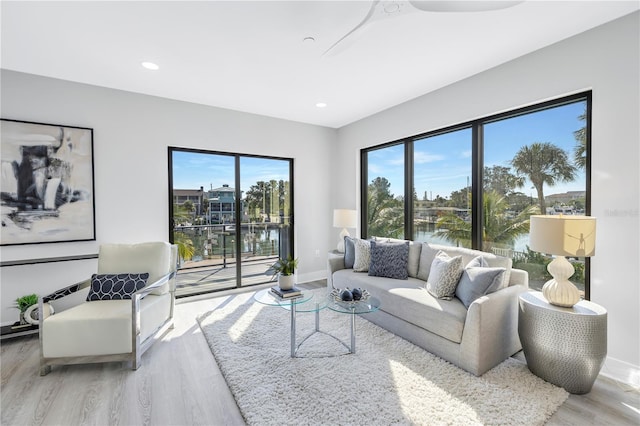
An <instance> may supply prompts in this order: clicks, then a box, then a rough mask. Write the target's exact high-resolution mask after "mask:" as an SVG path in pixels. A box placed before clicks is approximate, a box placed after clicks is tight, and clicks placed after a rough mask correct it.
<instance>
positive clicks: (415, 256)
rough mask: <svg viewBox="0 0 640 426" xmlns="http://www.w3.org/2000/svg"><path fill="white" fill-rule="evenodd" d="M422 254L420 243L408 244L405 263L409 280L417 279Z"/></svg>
mask: <svg viewBox="0 0 640 426" xmlns="http://www.w3.org/2000/svg"><path fill="white" fill-rule="evenodd" d="M421 252H422V243H420V242H416V241H411V242H410V243H409V260H408V261H407V273H408V274H409V276H410V277H411V278H417V277H418V270H419V269H420V253H421Z"/></svg>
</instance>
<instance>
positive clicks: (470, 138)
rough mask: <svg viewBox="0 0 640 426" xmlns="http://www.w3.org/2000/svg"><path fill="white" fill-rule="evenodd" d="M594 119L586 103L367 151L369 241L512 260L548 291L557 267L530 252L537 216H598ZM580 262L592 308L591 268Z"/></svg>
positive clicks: (581, 98)
mask: <svg viewBox="0 0 640 426" xmlns="http://www.w3.org/2000/svg"><path fill="white" fill-rule="evenodd" d="M590 111H591V93H582V94H578V95H574V96H569V97H565V98H562V99H558V100H555V101H550V102H545V103H543V104H539V105H534V106H531V107H527V108H522V109H519V110H515V111H510V112H506V113H502V114H499V115H495V116H491V117H486V118H483V119H479V120H475V121H473V122H470V123H464V124H462V125H457V126H455V127H451V128H447V129H441V130H438V131H434V132H429V133H426V134H422V135H416V136H414V137H410V138H406V139H403V140H400V141H394V142H391V143H389V144H384V145H380V146H375V147H371V148H367V149H363V150H362V152H361V160H362V164H363V167H362V171H363V173H362V185H363V187H362V194H363V200H362V223H363V226H362V236H363V237H364V238H366V237H370V236H374V235H375V236H389V237H404V236H411V237H410V238H409V237H405V238H406V239H412V240H416V241H427V242H432V243H437V244H445V245H455V246H463V247H470V248H474V249H480V250H484V251H487V252H492V253H495V254H499V255H503V256H509V257H511V258H512V259H513V263H514V267H516V268H520V269H525V270H527V271H528V272H529V279H530V283H529V284H530V287H531V288H534V289H541V288H542V285H544V283H545V282H546V281H547V280H548V279H550V278H551V276H550V275H549V274H548V272H547V270H546V265H547V264H548V263H549V262H550V261H551V257H550V256H547V255H545V254H542V253H535V252H532V251H531V250H530V249H529V247H528V242H529V216H530V215H532V214H582V215H584V214H586V215H589V214H590V194H589V176H590V158H589V153H590V121H591V114H590ZM403 184H404V185H403ZM381 189H382V190H381ZM384 189H386V192H385V191H384ZM380 194H382V195H383V196H382V197H380ZM397 194H401V196H398V195H397ZM387 205H390V206H392V208H391V209H390V210H389V209H387V210H385V209H384V208H380V206H387ZM387 211H388V212H387ZM405 218H410V220H405ZM399 220H402V223H398V221H399ZM380 224H384V226H380ZM399 229H401V230H402V232H399V231H398V230H399ZM571 261H572V263H573V264H574V267H575V270H576V273H575V275H574V276H573V277H572V281H573V282H574V283H575V284H576V285H577V286H578V288H579V289H580V290H582V291H583V294H584V296H585V298H587V299H588V298H589V286H588V282H589V280H588V278H589V273H588V272H589V261H588V259H587V260H585V259H584V258H575V259H571Z"/></svg>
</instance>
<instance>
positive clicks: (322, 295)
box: [253, 289, 380, 358]
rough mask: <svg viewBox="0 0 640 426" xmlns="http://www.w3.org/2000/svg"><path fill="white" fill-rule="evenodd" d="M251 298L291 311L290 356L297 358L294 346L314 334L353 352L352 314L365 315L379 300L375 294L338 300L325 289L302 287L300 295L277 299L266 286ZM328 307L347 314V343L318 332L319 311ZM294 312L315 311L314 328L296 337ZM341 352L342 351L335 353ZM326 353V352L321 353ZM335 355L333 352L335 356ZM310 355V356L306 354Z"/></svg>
mask: <svg viewBox="0 0 640 426" xmlns="http://www.w3.org/2000/svg"><path fill="white" fill-rule="evenodd" d="M253 298H254V299H255V300H256V301H257V302H259V303H262V304H264V305H268V306H277V307H281V308H283V309H286V310H288V311H290V312H291V315H290V324H291V357H292V358H296V357H298V355H297V353H298V349H299V348H300V346H302V344H303V343H304V342H306V341H307V339H309V338H310V337H311V336H313V335H314V334H316V333H323V334H325V335H327V336H329V337H331V338H333V339H335V340H337V341H338V342H340V343H341V344H342V345H343V346H344V347H345V348H346V349H347V351H348V352H347V353H346V354H354V353H355V352H356V322H355V317H356V315H361V314H367V313H370V312H375V311H377V310H378V309H379V308H380V301H379V300H378V299H376V298H375V297H370V298H368V299H367V300H364V301H358V302H340V301H336V300H335V299H334V297H333V296H332V295H331V294H330V293H329V292H327V290H326V289H316V290H303V291H302V295H301V296H299V297H295V298H291V299H281V298H279V297H277V296H276V295H274V294H273V293H271V290H270V289H264V290H260V291H259V292H257V293H256V294H255V295H254V296H253ZM325 308H329V309H331V310H332V311H335V312H338V313H342V314H348V315H351V327H350V331H351V333H350V337H351V339H350V342H349V344H347V343H345V342H343V341H342V340H341V339H339V338H338V337H336V336H334V335H332V334H330V333H327V332H325V331H322V330H321V329H320V311H321V310H323V309H325ZM298 312H307V313H314V314H315V329H314V330H312V331H311V332H310V333H309V334H308V335H307V336H305V337H304V338H302V339H300V341H299V342H298V341H297V340H296V314H297V313H298ZM338 355H345V354H338ZM324 356H326V355H324ZM336 356H337V355H336ZM307 357H311V356H307Z"/></svg>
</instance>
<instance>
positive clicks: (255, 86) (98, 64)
mask: <svg viewBox="0 0 640 426" xmlns="http://www.w3.org/2000/svg"><path fill="white" fill-rule="evenodd" d="M388 3H398V4H395V5H394V4H391V5H389V4H388ZM513 3H518V4H516V5H515V6H513V7H510V8H506V9H502V10H494V11H486V12H456V13H452V12H424V11H420V10H417V9H415V8H413V7H412V6H411V5H410V4H409V3H408V2H407V1H399V2H384V1H383V2H381V3H379V6H385V5H386V6H399V7H400V8H401V9H400V10H401V12H402V13H399V14H397V16H392V17H388V18H385V19H379V20H376V21H374V22H372V23H371V24H370V25H367V26H366V27H365V28H363V30H362V31H360V33H359V37H357V38H353V39H348V40H347V41H348V43H343V44H341V45H339V46H340V47H345V49H343V50H342V51H341V52H340V51H337V50H332V51H330V52H329V54H324V53H325V51H326V50H327V49H329V48H330V47H331V46H332V45H333V44H334V43H335V42H336V41H338V40H339V39H340V38H341V37H343V36H344V35H345V34H347V33H348V32H349V31H350V30H352V29H353V28H354V27H356V26H357V25H358V24H359V23H360V22H361V21H362V20H363V19H364V17H365V16H366V15H367V13H368V12H369V9H370V6H371V2H370V1H351V2H348V1H335V2H334V1H279V2H275V1H253V2H249V1H226V2H223V1H194V2H191V1H139V2H128V1H106V2H96V1H70V2H56V1H44V2H31V1H30V2H17V1H16V2H13V1H4V0H3V1H2V2H1V3H0V7H1V9H0V13H1V24H2V27H1V43H2V44H1V47H2V52H1V63H0V65H1V67H2V68H4V69H10V70H15V71H21V72H25V73H32V74H38V75H43V76H49V77H55V78H60V79H64V80H71V81H77V82H82V83H88V84H92V85H97V86H104V87H109V88H116V89H122V90H127V91H131V92H136V93H144V94H149V95H155V96H160V97H166V98H171V99H177V100H182V101H188V102H195V103H199V104H204V105H212V106H217V107H222V108H228V109H233V110H238V111H245V112H250V113H255V114H261V115H266V116H271V117H278V118H283V119H287V120H294V121H299V122H304V123H311V124H315V125H321V126H328V127H333V128H339V127H342V126H344V125H347V124H349V123H352V122H354V121H356V120H359V119H361V118H364V117H367V116H369V115H372V114H374V113H376V112H379V111H382V110H384V109H387V108H389V107H392V106H394V105H397V104H400V103H402V102H405V101H407V100H409V99H413V98H415V97H418V96H420V95H423V94H425V93H428V92H431V91H433V90H436V89H438V88H441V87H443V86H446V85H449V84H451V83H454V82H456V81H459V80H461V79H464V78H466V77H469V76H471V75H474V74H477V73H479V72H481V71H484V70H487V69H489V68H492V67H495V66H497V65H499V64H502V63H504V62H507V61H509V60H511V59H514V58H517V57H519V56H522V55H524V54H527V53H529V52H532V51H534V50H537V49H540V48H542V47H545V46H548V45H550V44H552V43H555V42H558V41H560V40H562V39H565V38H567V37H570V36H573V35H575V34H578V33H581V32H583V31H586V30H588V29H590V28H593V27H595V26H598V25H601V24H603V23H606V22H608V21H611V20H613V19H616V18H619V17H621V16H624V15H627V14H629V13H632V12H634V11H637V10H638V9H639V6H640V1H637V0H636V1H566V2H565V1H536V0H533V1H524V2H513ZM306 37H312V38H313V39H314V40H315V41H304V39H305V38H306ZM143 61H151V62H154V63H156V64H158V65H159V67H160V69H159V70H157V71H150V70H147V69H145V68H143V67H142V66H141V62H143ZM318 102H324V103H326V104H327V106H326V107H325V108H318V107H316V103H318Z"/></svg>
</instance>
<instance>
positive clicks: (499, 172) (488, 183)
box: [483, 165, 524, 195]
mask: <svg viewBox="0 0 640 426" xmlns="http://www.w3.org/2000/svg"><path fill="white" fill-rule="evenodd" d="M523 185H524V178H523V177H522V176H517V175H515V174H513V173H511V168H510V167H504V166H497V165H496V166H492V167H485V168H484V185H483V186H484V191H485V192H490V191H495V192H497V193H498V194H500V195H509V194H511V193H512V192H513V191H514V190H515V189H516V188H521V187H522V186H523Z"/></svg>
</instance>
